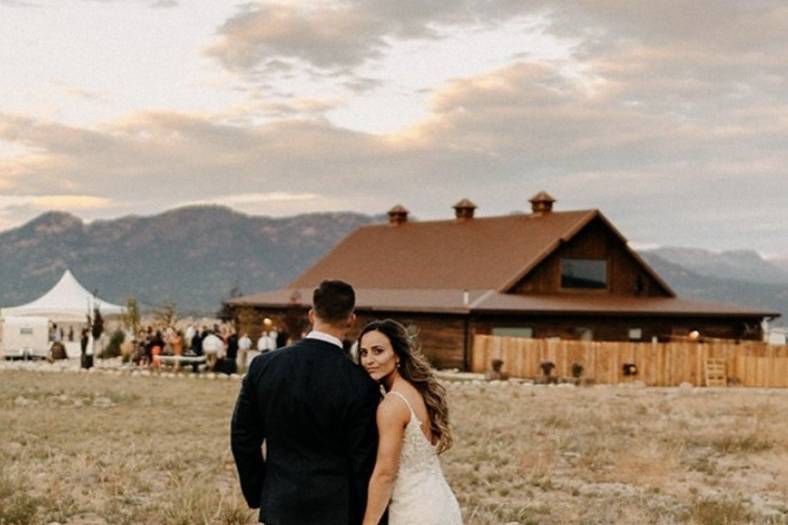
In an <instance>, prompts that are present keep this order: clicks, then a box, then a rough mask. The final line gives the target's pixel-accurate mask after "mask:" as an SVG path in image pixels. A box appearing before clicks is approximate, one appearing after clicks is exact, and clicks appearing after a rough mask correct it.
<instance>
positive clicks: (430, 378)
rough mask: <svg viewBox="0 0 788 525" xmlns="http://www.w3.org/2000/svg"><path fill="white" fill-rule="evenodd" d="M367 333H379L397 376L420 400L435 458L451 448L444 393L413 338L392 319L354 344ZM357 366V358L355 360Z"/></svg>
mask: <svg viewBox="0 0 788 525" xmlns="http://www.w3.org/2000/svg"><path fill="white" fill-rule="evenodd" d="M369 332H380V333H381V334H383V335H385V336H386V337H387V338H388V340H389V341H390V342H391V347H392V348H393V349H394V353H395V354H397V356H398V357H399V363H400V366H399V369H398V370H399V375H400V376H402V378H403V379H405V380H406V381H407V382H408V383H410V384H412V385H413V386H414V387H416V390H418V391H419V393H421V395H422V397H423V398H424V404H425V405H426V406H427V413H428V415H429V418H430V431H431V432H432V435H433V436H435V437H437V438H438V445H437V446H438V454H441V453H443V452H445V451H447V450H449V448H451V446H452V443H453V441H452V436H451V428H450V426H449V406H448V404H447V403H446V389H445V388H444V387H443V385H441V384H440V383H438V380H437V379H436V378H435V373H434V372H433V370H432V367H431V366H430V363H429V362H428V361H427V358H426V357H424V354H423V353H422V352H421V349H420V348H419V347H418V345H417V344H416V338H415V336H411V335H410V334H408V330H407V329H406V328H405V327H404V326H402V325H401V324H400V323H398V322H397V321H394V320H393V319H384V320H382V321H372V322H371V323H369V324H368V325H367V326H365V327H364V329H363V330H361V333H360V334H359V336H358V341H359V343H361V338H362V337H363V336H364V334H366V333H369ZM358 360H359V364H361V358H360V357H359V358H358Z"/></svg>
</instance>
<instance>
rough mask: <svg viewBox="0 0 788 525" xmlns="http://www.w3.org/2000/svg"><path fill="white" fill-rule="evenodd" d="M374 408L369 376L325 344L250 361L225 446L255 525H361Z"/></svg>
mask: <svg viewBox="0 0 788 525" xmlns="http://www.w3.org/2000/svg"><path fill="white" fill-rule="evenodd" d="M379 399H380V390H379V388H378V385H377V384H376V383H375V382H374V381H372V380H371V379H370V378H369V376H368V375H367V374H366V372H364V370H362V369H361V368H360V367H359V366H358V365H356V364H354V363H353V362H352V361H351V360H350V359H349V358H348V357H347V355H346V354H345V353H344V352H343V350H342V349H341V348H339V347H338V346H336V345H333V344H331V343H327V342H325V341H321V340H317V339H304V340H302V341H300V342H298V343H296V344H294V345H292V346H289V347H287V348H283V349H281V350H276V351H273V352H270V353H267V354H263V355H260V356H258V357H256V358H254V359H253V360H252V364H251V365H250V367H249V371H248V373H247V375H246V377H245V378H244V381H243V383H242V386H241V391H240V394H239V395H238V401H237V403H236V405H235V411H234V413H233V418H232V425H231V441H232V451H233V456H234V457H235V463H236V466H237V467H238V474H239V476H240V479H241V489H242V491H243V494H244V497H245V498H246V501H247V503H248V504H249V506H250V507H252V508H258V507H259V508H260V520H261V521H263V522H264V523H266V525H313V524H314V525H318V524H319V525H334V524H336V525H355V524H358V523H361V520H362V518H363V514H364V507H365V505H366V500H367V484H368V482H369V477H370V475H371V474H372V469H373V467H374V465H375V454H376V449H377V428H376V425H375V413H376V410H377V405H378V401H379ZM263 441H265V447H266V458H265V459H263V455H262V452H261V444H262V443H263Z"/></svg>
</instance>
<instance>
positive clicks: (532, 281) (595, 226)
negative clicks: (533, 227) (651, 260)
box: [512, 219, 668, 297]
mask: <svg viewBox="0 0 788 525" xmlns="http://www.w3.org/2000/svg"><path fill="white" fill-rule="evenodd" d="M563 257H571V258H579V259H607V261H608V289H607V290H570V291H564V292H561V268H560V261H561V258H563ZM638 276H640V278H641V280H642V284H643V290H642V291H641V293H640V294H639V296H641V297H647V296H668V294H667V293H666V292H665V291H664V290H663V289H662V287H661V286H660V285H659V283H658V282H657V281H656V280H655V279H654V278H653V277H651V275H650V274H649V273H648V272H646V271H645V270H644V269H643V268H642V266H641V265H640V264H639V263H638V262H637V261H636V259H635V258H634V257H632V255H631V254H630V253H629V251H628V250H627V248H626V245H625V244H624V243H623V242H621V239H619V238H618V237H617V236H616V235H615V234H614V233H613V232H611V231H610V229H609V228H608V227H607V226H606V225H605V223H604V222H602V220H600V219H595V220H593V221H591V222H590V223H589V224H588V225H586V226H585V228H583V229H582V230H581V231H580V232H579V233H578V234H577V235H576V236H575V237H574V238H573V239H572V240H571V241H569V242H568V243H566V244H564V245H563V246H561V247H560V248H558V250H556V251H555V253H553V254H552V255H550V256H549V257H547V258H546V259H545V260H544V261H542V262H541V263H540V264H539V265H538V266H537V267H536V268H534V270H533V271H531V272H530V273H529V274H528V275H527V276H525V277H524V278H523V280H522V281H521V282H519V283H518V284H516V285H515V286H514V287H513V289H512V292H513V293H519V294H529V293H559V292H561V293H582V294H610V295H625V296H634V295H635V284H636V282H637V278H638Z"/></svg>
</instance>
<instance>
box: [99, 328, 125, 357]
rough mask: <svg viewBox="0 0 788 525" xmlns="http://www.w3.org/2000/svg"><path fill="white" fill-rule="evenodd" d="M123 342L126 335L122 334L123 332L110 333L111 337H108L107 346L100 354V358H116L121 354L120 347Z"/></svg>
mask: <svg viewBox="0 0 788 525" xmlns="http://www.w3.org/2000/svg"><path fill="white" fill-rule="evenodd" d="M125 340H126V334H125V333H123V330H115V331H114V332H112V335H111V336H110V337H109V344H107V347H106V348H105V349H104V351H103V352H102V353H101V358H102V359H107V358H110V357H118V356H119V355H120V354H121V346H122V345H123V341H125Z"/></svg>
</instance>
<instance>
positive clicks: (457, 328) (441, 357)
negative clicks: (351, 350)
mask: <svg viewBox="0 0 788 525" xmlns="http://www.w3.org/2000/svg"><path fill="white" fill-rule="evenodd" d="M356 315H357V316H358V322H357V323H356V330H354V331H353V333H352V335H353V337H354V338H355V337H357V335H358V333H359V332H360V331H361V329H362V328H363V327H364V325H366V324H367V323H368V322H369V321H372V320H375V319H386V318H389V319H394V320H395V321H398V322H400V323H402V324H404V325H405V326H408V327H411V326H412V327H413V328H414V329H415V330H416V331H417V335H418V338H417V341H418V342H419V344H420V345H421V350H422V352H424V355H425V356H426V357H427V359H429V361H430V363H432V365H433V366H435V367H437V368H460V369H464V368H465V350H464V348H465V320H464V318H463V317H461V316H456V315H455V316H449V315H439V314H413V313H402V312H371V313H370V312H363V311H361V312H356Z"/></svg>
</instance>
